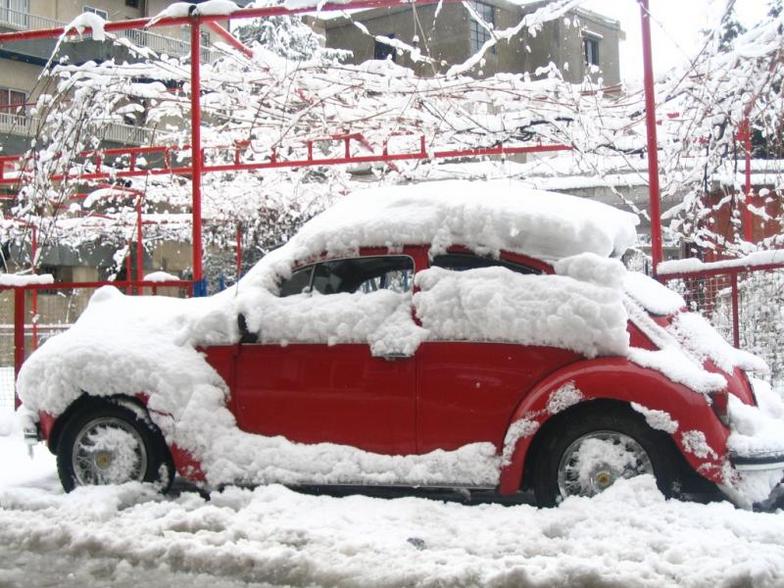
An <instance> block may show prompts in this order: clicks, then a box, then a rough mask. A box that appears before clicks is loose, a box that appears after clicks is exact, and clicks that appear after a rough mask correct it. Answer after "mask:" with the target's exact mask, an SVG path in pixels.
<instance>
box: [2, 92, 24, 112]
mask: <svg viewBox="0 0 784 588" xmlns="http://www.w3.org/2000/svg"><path fill="white" fill-rule="evenodd" d="M26 102H27V95H26V94H25V93H24V92H20V91H19V90H11V89H10V88H0V115H2V114H22V115H23V114H24V113H25V104H26Z"/></svg>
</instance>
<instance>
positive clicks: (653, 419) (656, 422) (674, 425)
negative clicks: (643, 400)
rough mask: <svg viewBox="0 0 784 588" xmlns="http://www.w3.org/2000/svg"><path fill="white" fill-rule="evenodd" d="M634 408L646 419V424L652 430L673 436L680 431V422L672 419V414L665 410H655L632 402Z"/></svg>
mask: <svg viewBox="0 0 784 588" xmlns="http://www.w3.org/2000/svg"><path fill="white" fill-rule="evenodd" d="M631 404H632V408H633V409H634V410H636V411H637V412H639V413H640V414H641V415H642V416H643V417H645V422H646V423H648V426H649V427H650V428H651V429H656V430H658V431H664V432H665V433H669V434H670V435H673V434H674V433H675V431H677V430H678V421H676V420H675V419H673V418H672V416H671V415H670V413H668V412H666V411H664V410H655V409H652V408H647V407H645V406H643V405H642V404H638V403H636V402H632V403H631Z"/></svg>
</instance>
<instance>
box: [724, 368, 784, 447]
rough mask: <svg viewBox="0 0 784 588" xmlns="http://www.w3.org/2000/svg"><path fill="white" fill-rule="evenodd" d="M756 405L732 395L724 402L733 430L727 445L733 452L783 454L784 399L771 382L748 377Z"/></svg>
mask: <svg viewBox="0 0 784 588" xmlns="http://www.w3.org/2000/svg"><path fill="white" fill-rule="evenodd" d="M751 381H752V384H753V386H754V396H755V397H756V399H757V404H758V405H757V406H750V405H748V404H744V403H743V402H742V401H741V400H740V399H738V398H737V397H735V396H734V395H732V394H731V395H730V396H729V404H728V406H727V409H728V414H729V418H730V429H731V430H732V433H731V434H730V437H729V439H728V440H727V447H729V449H731V450H732V451H734V452H735V453H736V454H738V455H741V456H745V457H751V456H755V455H765V454H784V401H782V399H781V397H780V396H779V395H778V394H776V393H775V392H773V390H771V388H770V385H769V384H768V383H767V382H765V381H763V380H759V379H757V378H752V379H751Z"/></svg>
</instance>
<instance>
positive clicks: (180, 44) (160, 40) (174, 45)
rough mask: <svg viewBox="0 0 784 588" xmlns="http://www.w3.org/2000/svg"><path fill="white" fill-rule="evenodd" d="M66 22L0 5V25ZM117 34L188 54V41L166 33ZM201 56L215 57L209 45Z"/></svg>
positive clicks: (45, 25) (154, 47) (41, 25)
mask: <svg viewBox="0 0 784 588" xmlns="http://www.w3.org/2000/svg"><path fill="white" fill-rule="evenodd" d="M66 24H67V23H65V22H63V21H61V20H56V19H54V18H48V17H45V16H38V15H37V14H31V13H28V12H21V11H18V10H13V9H11V8H2V7H0V27H5V28H11V29H17V30H30V29H52V28H58V27H63V26H65V25H66ZM119 35H120V36H122V37H125V38H126V39H128V40H130V41H131V42H132V43H134V44H135V45H141V46H144V47H148V48H149V49H152V50H153V51H155V52H156V53H160V54H164V53H165V54H166V55H169V56H172V57H184V56H187V55H190V52H191V44H190V41H189V40H185V39H177V38H174V37H167V36H166V35H161V34H158V33H153V32H150V31H144V30H140V29H127V30H123V31H120V32H119ZM201 57H202V60H204V61H207V62H210V63H211V62H212V61H213V60H214V58H215V54H214V52H213V51H212V50H211V49H210V48H209V47H202V50H201Z"/></svg>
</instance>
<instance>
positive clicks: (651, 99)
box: [638, 0, 663, 276]
mask: <svg viewBox="0 0 784 588" xmlns="http://www.w3.org/2000/svg"><path fill="white" fill-rule="evenodd" d="M638 1H639V2H640V23H641V26H642V60H643V72H644V75H645V81H644V85H645V124H646V128H647V135H648V201H649V204H648V207H649V211H648V214H649V215H650V219H651V263H652V265H653V275H654V276H656V274H657V272H658V267H659V263H661V261H662V257H663V255H662V231H661V196H660V189H659V152H658V150H659V141H658V139H657V137H656V93H655V87H654V79H653V49H652V48H651V18H650V9H649V6H648V0H638Z"/></svg>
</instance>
